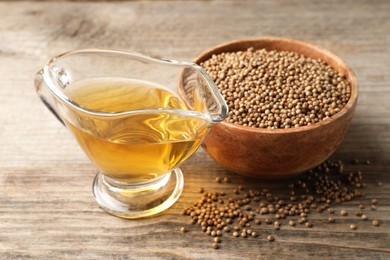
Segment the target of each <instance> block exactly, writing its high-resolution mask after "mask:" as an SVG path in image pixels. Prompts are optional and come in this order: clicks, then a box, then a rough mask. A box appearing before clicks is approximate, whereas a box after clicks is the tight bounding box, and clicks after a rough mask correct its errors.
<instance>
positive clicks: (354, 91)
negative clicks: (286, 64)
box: [193, 37, 359, 134]
mask: <svg viewBox="0 0 390 260" xmlns="http://www.w3.org/2000/svg"><path fill="white" fill-rule="evenodd" d="M262 42H264V43H268V44H275V43H277V44H278V45H280V44H288V45H285V46H298V47H304V48H308V49H310V50H312V51H313V53H314V54H316V55H317V54H322V55H324V56H325V57H327V58H328V59H329V60H332V61H333V62H334V63H336V64H339V66H340V67H342V68H343V69H344V70H345V72H346V73H343V75H344V76H345V77H346V78H347V80H348V81H349V83H350V85H351V97H350V98H349V100H348V102H347V104H345V106H344V107H343V108H342V109H341V110H340V111H339V112H338V113H336V114H334V115H333V116H331V117H330V118H327V119H325V120H322V121H320V122H318V123H315V124H311V125H308V126H300V127H294V128H287V129H286V128H283V129H268V128H254V127H249V126H242V125H238V124H234V123H230V122H227V121H222V122H220V123H218V124H217V125H216V126H218V125H219V124H221V125H225V126H226V127H230V128H233V129H234V130H237V131H245V132H253V133H266V134H288V133H297V132H305V131H310V130H313V129H317V128H320V127H323V126H325V125H328V124H330V123H332V122H333V121H335V120H337V119H339V118H341V117H343V116H344V115H345V114H347V113H348V112H349V110H350V109H351V108H353V107H354V105H355V104H356V102H357V98H358V92H359V87H358V83H357V79H356V76H355V73H354V72H353V71H352V69H351V68H350V67H349V66H348V65H347V64H346V63H345V62H344V61H343V60H342V59H341V58H340V57H338V56H337V55H336V54H334V53H333V52H331V51H328V50H326V49H323V48H321V47H318V46H316V45H313V44H311V43H306V42H303V41H298V40H294V39H289V38H283V37H256V38H242V39H237V40H233V41H229V42H225V43H222V44H219V45H216V46H214V47H211V48H210V49H208V50H206V51H204V52H203V53H201V54H200V55H198V56H197V57H196V58H195V59H194V60H193V62H194V63H197V64H200V62H203V61H205V60H207V59H209V58H210V57H211V56H212V55H213V54H220V53H223V52H224V51H223V50H224V49H225V48H227V47H230V46H235V47H236V48H235V49H236V50H234V51H244V50H246V49H247V48H248V47H245V48H239V45H243V44H244V46H248V44H250V43H262ZM287 49H289V48H287ZM268 50H280V49H270V48H269V49H268ZM290 51H292V52H297V51H294V50H290ZM297 53H300V52H297ZM300 54H302V53H300ZM303 55H305V54H303ZM305 56H307V55H305ZM307 57H310V56H307ZM311 58H314V57H311ZM316 59H317V58H316ZM327 64H328V62H327ZM328 65H329V66H331V67H332V68H334V67H333V66H332V65H330V64H328ZM334 69H335V70H336V71H337V72H339V73H341V72H340V71H339V70H337V69H336V68H334Z"/></svg>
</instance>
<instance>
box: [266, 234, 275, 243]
mask: <svg viewBox="0 0 390 260" xmlns="http://www.w3.org/2000/svg"><path fill="white" fill-rule="evenodd" d="M267 240H268V241H270V242H272V241H274V240H275V238H274V237H273V236H272V235H268V236H267Z"/></svg>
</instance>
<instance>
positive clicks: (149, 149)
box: [35, 49, 227, 218]
mask: <svg viewBox="0 0 390 260" xmlns="http://www.w3.org/2000/svg"><path fill="white" fill-rule="evenodd" d="M35 88H36V91H37V93H38V95H39V97H40V99H41V100H42V102H43V103H44V104H45V105H46V106H47V108H48V109H49V110H50V111H51V112H52V113H53V114H54V115H55V116H56V117H57V118H58V119H59V120H60V121H61V122H62V123H63V124H64V125H65V126H66V127H67V128H68V129H69V130H70V132H72V134H73V135H74V137H75V138H76V139H77V141H78V143H79V144H80V147H81V148H82V149H83V150H84V152H85V153H86V154H87V155H88V157H89V158H90V160H91V161H92V162H93V163H94V165H95V166H96V167H97V168H98V170H99V172H98V173H97V175H96V177H95V180H94V183H93V194H94V196H95V199H96V201H97V202H98V204H99V205H100V206H101V207H102V208H103V209H104V210H106V211H107V212H109V213H111V214H113V215H115V216H118V217H123V218H140V217H146V216H151V215H154V214H157V213H159V212H162V211H164V210H165V209H167V208H168V207H170V206H171V205H172V204H173V203H175V201H177V199H178V198H179V197H180V194H181V193H182V190H183V174H182V171H181V170H180V168H179V166H180V164H181V163H183V162H184V161H185V160H186V159H187V158H188V157H189V156H190V155H191V154H193V153H194V152H195V151H196V150H197V148H198V147H199V145H200V144H201V142H202V140H203V139H204V137H205V136H206V134H207V132H208V130H209V129H210V127H212V126H213V125H214V124H215V123H217V122H220V121H222V120H224V119H225V118H226V116H227V105H226V103H225V101H224V99H223V98H222V96H221V95H220V93H219V92H218V89H217V87H216V86H215V84H214V83H213V81H212V80H211V78H210V77H209V76H208V75H207V73H206V72H205V71H204V70H203V69H202V68H201V67H200V66H198V65H196V64H193V63H188V62H179V61H174V60H167V59H162V58H153V57H148V56H145V55H142V54H139V53H128V52H123V51H114V50H103V49H84V50H76V51H71V52H67V53H64V54H61V55H58V56H56V57H53V58H52V59H51V60H50V61H49V62H48V63H47V64H46V65H45V66H44V67H43V69H42V70H40V71H39V72H38V73H37V75H36V77H35Z"/></svg>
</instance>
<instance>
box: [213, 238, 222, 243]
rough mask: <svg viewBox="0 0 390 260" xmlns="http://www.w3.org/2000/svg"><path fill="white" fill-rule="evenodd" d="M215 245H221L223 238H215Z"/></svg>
mask: <svg viewBox="0 0 390 260" xmlns="http://www.w3.org/2000/svg"><path fill="white" fill-rule="evenodd" d="M213 241H214V243H221V241H222V240H221V238H220V237H214V239H213Z"/></svg>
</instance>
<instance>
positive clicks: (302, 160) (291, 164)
mask: <svg viewBox="0 0 390 260" xmlns="http://www.w3.org/2000/svg"><path fill="white" fill-rule="evenodd" d="M249 47H254V48H255V49H262V48H265V49H267V50H279V51H293V52H297V53H300V54H303V55H305V56H307V57H310V58H314V59H318V58H319V59H321V60H323V61H325V62H326V63H328V64H329V65H330V66H332V67H333V68H334V69H335V70H337V71H338V72H340V73H341V74H343V75H345V77H346V78H347V80H348V81H349V82H350V84H351V98H350V100H349V101H348V103H347V104H346V106H345V107H344V108H343V109H342V110H341V111H340V112H338V113H337V114H335V115H333V116H332V117H331V118H329V119H326V120H323V121H321V122H319V123H316V124H312V125H309V126H302V127H298V128H289V129H263V128H251V127H245V126H240V125H236V124H232V123H228V122H227V121H223V122H222V123H219V124H216V125H215V126H214V127H213V128H212V129H211V130H210V132H209V134H208V135H207V136H206V138H205V140H204V142H203V148H204V149H205V151H206V152H207V153H208V154H209V155H210V156H211V157H212V158H213V159H214V160H215V161H217V162H218V163H220V164H221V165H222V166H224V167H226V168H227V169H229V170H231V171H233V172H236V173H239V174H242V175H246V176H250V177H256V178H280V177H287V176H292V175H297V174H300V173H303V172H305V171H306V170H309V169H311V168H314V167H315V166H318V165H319V164H321V163H322V162H324V161H325V160H326V159H327V158H328V157H329V156H330V155H332V153H333V152H334V151H335V150H336V148H337V147H338V146H339V144H340V143H341V141H342V140H343V138H344V136H345V134H346V132H347V130H348V127H349V124H350V122H351V120H352V117H353V114H354V111H355V108H356V103H357V98H358V85H357V81H356V78H355V76H354V73H353V72H352V70H351V69H350V68H348V66H347V65H346V64H345V63H344V62H343V61H342V60H341V59H340V58H339V57H337V56H336V55H334V54H333V53H331V52H329V51H327V50H325V49H322V48H320V47H316V46H314V45H311V44H308V43H304V42H300V41H296V40H291V39H285V38H254V39H242V40H236V41H233V42H229V43H225V44H222V45H219V46H216V47H213V48H211V49H209V50H207V51H206V52H204V53H202V54H201V55H200V56H198V57H197V58H196V59H195V62H196V63H197V64H200V63H201V62H203V61H205V60H207V59H209V58H210V57H211V56H212V55H213V54H219V53H222V52H235V51H240V50H246V49H247V48H249Z"/></svg>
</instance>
